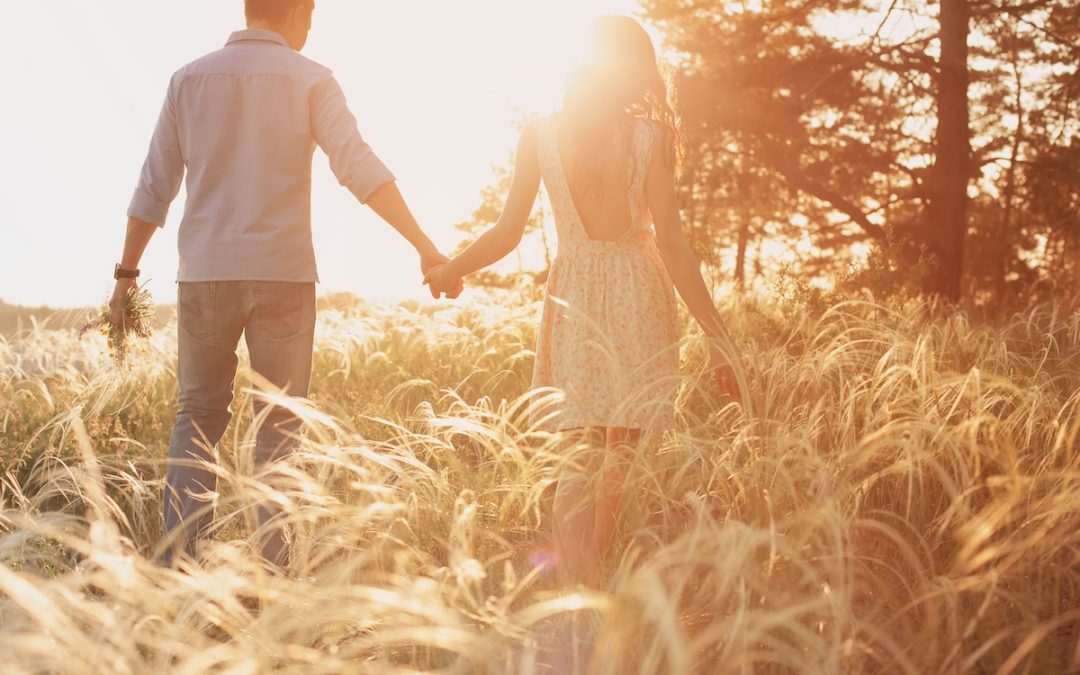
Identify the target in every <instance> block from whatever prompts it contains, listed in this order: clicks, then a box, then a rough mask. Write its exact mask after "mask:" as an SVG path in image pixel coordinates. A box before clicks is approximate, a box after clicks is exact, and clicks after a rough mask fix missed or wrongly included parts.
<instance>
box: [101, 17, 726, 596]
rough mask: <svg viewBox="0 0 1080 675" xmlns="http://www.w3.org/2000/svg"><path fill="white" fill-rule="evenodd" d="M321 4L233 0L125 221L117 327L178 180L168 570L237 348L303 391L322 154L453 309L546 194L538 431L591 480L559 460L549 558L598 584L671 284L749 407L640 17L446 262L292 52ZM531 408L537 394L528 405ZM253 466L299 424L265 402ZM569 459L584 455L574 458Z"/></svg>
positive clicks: (264, 510)
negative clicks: (689, 209) (550, 225)
mask: <svg viewBox="0 0 1080 675" xmlns="http://www.w3.org/2000/svg"><path fill="white" fill-rule="evenodd" d="M314 9H315V6H314V1H313V0H246V2H245V10H246V15H247V22H248V28H247V30H243V31H239V32H237V33H234V34H233V35H232V36H231V37H230V38H229V40H228V42H227V44H226V46H225V47H224V48H223V49H221V50H218V51H216V52H213V53H211V54H209V55H207V56H204V57H202V58H201V59H198V60H196V61H194V62H193V63H191V64H189V65H187V66H185V67H184V68H182V69H181V70H179V71H178V72H177V73H176V74H175V75H174V76H173V78H172V81H171V82H170V85H169V89H168V94H167V96H166V100H165V103H164V105H163V107H162V111H161V115H160V118H159V121H158V124H157V127H156V129H155V132H154V136H153V140H152V142H151V147H150V152H149V156H148V157H147V160H146V162H145V164H144V166H143V170H142V174H141V177H140V180H139V185H138V187H137V189H136V191H135V195H134V197H133V199H132V202H131V206H130V208H129V210H128V216H129V220H128V234H127V239H126V242H125V247H124V255H123V257H122V259H121V262H120V263H119V264H118V265H117V267H116V272H115V276H116V277H117V283H116V289H115V292H114V296H113V302H112V305H113V311H114V322H119V321H122V320H123V308H124V305H125V302H126V299H127V295H128V294H129V293H130V292H131V291H132V289H133V288H134V286H135V283H136V282H135V279H136V278H137V276H138V270H137V267H138V264H139V261H140V259H141V257H142V254H143V251H144V250H145V248H146V246H147V244H148V242H149V240H150V238H151V236H152V235H153V233H154V232H155V231H156V230H157V229H159V228H160V227H161V226H163V224H164V222H165V219H166V215H167V213H168V209H169V205H170V204H171V202H172V201H173V200H174V199H175V197H176V196H177V194H178V193H179V190H180V187H181V184H182V183H183V181H184V177H185V174H186V176H187V195H188V197H187V203H186V207H185V212H184V218H183V221H182V223H181V225H180V231H179V247H180V272H179V277H178V280H179V292H178V323H179V328H178V352H179V355H178V357H179V358H178V369H177V370H178V381H179V390H180V392H179V410H178V413H177V420H176V425H175V428H174V430H173V434H172V441H171V443H170V447H169V454H168V468H167V476H166V489H165V499H164V511H165V513H164V516H165V536H164V538H163V540H162V543H161V545H160V546H159V547H158V549H159V550H158V555H157V560H158V562H159V563H160V564H163V565H170V564H173V562H174V561H176V560H177V559H178V558H179V557H181V556H189V557H194V556H195V555H196V553H197V546H198V544H199V543H200V542H201V541H204V540H205V539H206V538H207V537H208V535H209V532H210V528H211V526H212V524H213V504H212V503H211V502H207V501H206V495H207V494H212V493H213V492H214V489H215V485H216V480H215V474H214V472H213V465H214V462H215V459H214V447H215V445H216V444H217V442H218V441H219V440H220V439H221V437H222V436H223V435H224V432H225V428H226V426H227V425H228V423H229V421H230V419H231V413H230V404H231V403H232V394H233V381H234V378H235V375H236V369H237V365H238V359H237V347H238V345H239V340H240V339H241V337H243V338H244V339H245V340H246V342H247V346H248V352H249V356H250V360H251V368H252V370H253V371H254V372H255V373H257V374H258V375H259V376H260V377H261V378H263V379H264V380H265V381H266V382H268V383H269V384H270V385H272V386H273V387H276V388H279V389H281V390H284V391H285V392H286V393H287V394H289V395H291V396H299V397H304V396H306V395H307V392H308V385H309V381H310V376H311V362H312V353H313V349H314V326H315V283H316V282H317V280H318V279H317V273H316V268H315V257H314V250H313V245H312V240H311V165H312V156H313V152H314V149H315V147H316V146H319V147H320V148H322V149H323V151H324V152H326V154H327V155H328V157H329V159H330V166H331V168H332V170H333V172H334V174H335V175H336V176H337V178H338V179H339V180H340V182H341V183H342V184H343V185H344V186H346V187H348V188H349V189H350V190H351V191H352V192H353V193H354V194H355V195H356V197H357V199H359V200H360V201H361V202H362V203H364V204H366V205H367V206H368V207H370V208H371V209H372V210H374V211H375V212H376V213H377V214H378V215H379V216H381V217H382V218H383V219H384V220H386V221H387V222H388V223H389V224H390V225H391V226H393V227H394V228H395V229H396V230H397V231H398V232H400V233H401V234H402V236H404V237H405V238H406V239H407V240H408V241H409V242H410V243H411V244H412V245H413V246H414V247H415V248H416V250H417V251H418V253H419V254H420V257H421V268H422V271H423V273H424V275H425V280H424V281H425V283H426V284H427V285H428V286H429V287H430V289H431V292H432V294H433V296H435V297H442V296H444V295H445V296H448V297H451V298H456V297H457V296H458V295H460V293H461V292H462V288H463V279H464V278H465V277H467V276H468V275H470V274H472V273H473V272H476V271H478V270H480V269H482V268H485V267H487V266H489V265H492V264H494V263H495V262H497V261H499V260H501V259H502V258H503V257H505V256H506V255H508V254H510V253H511V252H512V251H513V250H514V249H515V248H516V247H517V246H518V244H519V243H520V241H521V238H522V235H523V232H524V229H525V226H526V223H527V221H528V219H529V216H530V214H531V212H532V209H533V205H534V202H535V201H536V198H537V195H538V193H539V190H540V185H541V183H543V184H544V187H545V189H546V190H547V192H548V195H549V197H550V200H551V204H552V208H553V211H554V216H555V222H556V227H557V233H558V255H557V256H556V258H555V260H554V263H553V265H552V268H551V270H550V274H549V279H548V282H547V293H546V298H545V301H544V311H543V316H542V319H541V325H540V329H539V333H538V337H537V345H536V363H535V366H534V374H533V387H534V389H535V390H536V391H537V392H538V394H547V393H554V394H555V395H553V396H548V395H544V396H543V397H542V400H543V401H544V404H543V405H538V406H536V410H537V412H536V418H535V420H534V423H535V425H536V427H537V428H538V429H541V430H547V431H551V432H558V433H560V435H561V437H562V438H563V439H565V441H564V442H565V443H566V448H567V451H568V452H570V451H573V450H575V449H589V450H591V452H589V453H587V455H588V457H590V458H592V459H591V460H589V461H587V462H586V464H585V465H586V466H590V464H589V462H592V463H593V465H591V467H590V469H589V472H590V473H591V474H592V476H591V478H590V477H586V476H584V475H582V474H581V473H580V472H579V471H578V472H574V471H571V469H569V468H568V469H566V470H565V471H564V473H563V475H561V476H560V477H559V481H558V486H557V488H556V494H555V499H554V523H555V528H556V532H555V535H556V537H555V538H556V542H557V545H558V549H559V559H560V564H561V565H563V566H564V569H565V571H566V572H568V573H569V574H571V575H572V576H574V577H576V578H578V579H580V580H582V581H586V582H589V583H598V582H599V581H600V579H599V561H600V559H601V558H602V557H603V554H604V553H605V552H606V550H607V549H608V547H609V546H610V544H611V541H612V537H613V535H614V530H615V525H616V518H617V515H618V512H619V508H620V504H621V502H622V498H623V484H624V478H625V473H624V472H625V468H624V462H622V461H620V457H621V456H625V455H626V454H627V453H628V452H629V449H631V448H633V446H634V445H635V444H636V443H637V442H638V440H639V438H640V437H641V435H642V433H643V432H646V431H655V430H664V429H671V428H673V427H674V424H675V397H676V393H677V390H678V385H679V381H680V378H679V342H680V335H679V327H678V314H677V305H676V292H677V293H678V295H679V296H681V297H682V299H683V301H684V302H685V304H686V306H687V308H688V309H689V311H690V313H691V314H692V315H693V317H694V319H696V320H697V322H698V323H699V324H700V326H701V328H702V329H703V330H704V332H705V335H706V337H707V338H708V339H709V341H710V345H711V360H712V366H713V368H714V370H715V373H716V380H717V382H718V384H719V386H720V387H721V389H722V390H723V391H725V392H726V393H728V394H730V395H731V396H732V397H733V398H735V399H736V400H740V399H741V395H742V392H741V389H740V385H739V382H740V381H742V382H745V380H744V379H743V378H742V377H741V376H740V373H741V367H740V364H739V356H738V350H737V347H736V346H735V344H734V342H733V340H732V339H731V338H730V336H729V335H728V333H727V331H726V329H725V327H724V324H723V321H722V320H721V317H720V315H719V313H718V312H717V310H716V308H715V306H714V304H713V300H712V296H711V294H710V292H709V290H708V288H707V286H706V284H705V282H704V280H703V278H702V275H701V271H700V265H699V263H698V261H697V259H696V257H695V256H694V254H693V252H692V251H691V249H690V246H689V245H688V242H687V240H686V238H685V235H684V233H683V230H682V224H681V219H680V214H679V207H678V203H677V191H676V172H677V165H678V161H679V158H680V155H681V138H680V134H679V130H678V126H677V124H676V113H675V110H674V109H673V107H672V105H671V104H670V103H669V101H670V99H671V97H670V96H669V89H668V84H667V82H666V81H665V79H664V77H663V76H662V74H661V70H660V67H659V64H658V61H657V56H656V51H655V48H654V46H653V44H652V40H651V39H650V37H649V35H648V33H646V32H645V30H644V29H643V28H642V27H641V25H640V24H638V23H637V22H636V21H634V20H633V19H630V18H627V17H618V16H611V17H605V18H602V19H600V20H598V21H597V22H596V24H595V25H594V27H593V30H592V32H591V34H590V37H591V44H590V49H589V50H588V51H587V53H586V55H585V56H584V58H583V59H582V61H581V62H580V63H579V64H578V65H577V66H576V67H575V69H574V70H573V72H572V73H571V74H570V76H569V78H568V81H567V88H566V94H565V98H564V102H563V105H562V106H561V107H560V109H559V110H558V111H557V112H555V113H554V114H552V115H549V116H547V117H543V118H541V119H538V120H535V121H533V122H532V123H530V124H529V125H528V126H527V127H526V128H525V129H524V131H523V133H522V134H521V139H520V141H519V144H518V149H517V155H516V161H515V169H514V177H513V181H512V184H511V187H510V192H509V195H508V197H507V201H506V205H505V208H504V209H503V212H502V214H501V216H500V218H499V220H498V222H496V223H495V225H494V226H493V227H492V228H491V229H490V230H488V231H487V232H486V233H484V234H483V235H482V236H480V237H479V238H478V239H476V241H474V242H472V244H470V245H469V246H468V247H467V248H465V249H464V250H463V251H462V252H461V253H460V255H458V256H457V257H455V258H454V259H452V260H450V259H448V258H446V257H445V256H443V255H441V254H440V253H439V252H438V250H437V249H436V247H435V246H434V245H433V244H432V242H431V240H430V239H428V237H427V236H426V235H425V234H424V232H423V231H422V230H421V228H420V227H419V225H418V224H417V223H416V220H415V219H414V218H413V216H412V214H411V213H410V211H409V208H408V206H407V205H406V203H405V201H404V199H403V197H402V195H401V193H400V192H399V191H398V189H397V187H396V184H395V180H394V176H393V174H392V173H391V172H390V171H389V169H387V167H386V166H385V165H384V164H383V163H382V162H381V161H380V159H379V158H378V157H377V156H376V155H375V154H374V152H373V151H372V150H371V148H370V146H369V145H368V144H367V143H366V142H365V141H364V139H363V138H362V136H361V135H360V133H359V131H358V130H357V125H356V120H355V118H354V117H353V115H352V114H351V112H350V111H349V109H348V106H347V104H346V102H345V97H344V94H343V93H342V91H341V88H340V87H339V85H338V84H337V82H336V80H335V79H334V78H333V76H332V74H331V73H330V71H329V70H328V69H326V68H324V67H323V66H320V65H319V64H316V63H315V62H313V61H310V60H308V59H306V58H304V57H303V56H300V54H299V52H300V50H301V49H302V48H303V47H304V45H305V44H306V42H307V37H308V33H309V31H310V28H311V23H312V16H313V12H314ZM538 400H540V399H539V397H538ZM255 405H256V408H257V410H256V413H257V414H259V415H262V419H263V420H264V421H263V423H262V425H261V427H260V429H259V430H258V433H257V439H256V452H255V455H256V457H255V462H256V468H257V469H260V468H263V467H266V466H268V465H271V464H272V463H273V462H276V461H278V460H280V459H283V458H285V457H287V456H288V455H289V454H290V453H291V451H292V449H293V448H294V447H295V443H296V441H295V438H296V431H297V429H298V427H299V424H300V421H299V420H298V419H296V418H295V416H294V415H293V414H292V413H290V412H289V411H288V410H286V409H284V408H281V407H277V406H273V405H272V404H270V403H268V402H264V401H257V402H256V403H255ZM581 466H582V465H581V464H580V463H579V464H578V467H579V470H580V467H581ZM257 508H258V515H259V521H260V523H261V526H260V528H259V532H258V535H259V536H258V539H259V546H260V547H261V552H262V555H263V557H264V558H265V559H266V561H267V562H268V563H269V564H271V565H273V566H275V567H277V568H284V567H286V566H287V565H288V560H289V545H288V535H287V532H286V528H285V527H284V526H282V525H280V524H278V523H277V521H278V520H280V519H279V518H277V516H278V515H279V514H278V513H277V512H276V510H275V507H274V505H273V504H271V503H267V504H260V505H258V507H257Z"/></svg>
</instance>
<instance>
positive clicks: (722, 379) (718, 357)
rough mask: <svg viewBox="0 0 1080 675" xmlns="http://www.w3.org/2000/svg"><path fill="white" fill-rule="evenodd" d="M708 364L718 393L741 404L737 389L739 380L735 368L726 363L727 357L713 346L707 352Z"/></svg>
mask: <svg viewBox="0 0 1080 675" xmlns="http://www.w3.org/2000/svg"><path fill="white" fill-rule="evenodd" d="M709 362H710V366H711V367H712V370H713V376H714V377H715V378H716V384H717V386H719V387H720V391H722V392H724V393H725V394H727V395H728V396H730V397H731V398H733V399H734V400H735V402H736V403H742V400H743V398H742V390H741V389H740V388H739V380H738V378H737V377H736V375H735V368H734V367H733V366H732V365H731V363H730V362H729V361H728V359H727V357H726V356H724V353H723V352H722V351H720V349H718V348H717V347H715V346H713V347H712V348H711V349H710V352H709Z"/></svg>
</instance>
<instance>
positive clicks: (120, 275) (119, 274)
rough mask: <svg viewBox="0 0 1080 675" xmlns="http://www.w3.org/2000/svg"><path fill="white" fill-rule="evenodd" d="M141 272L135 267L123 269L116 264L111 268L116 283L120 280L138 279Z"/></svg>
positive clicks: (120, 265)
mask: <svg viewBox="0 0 1080 675" xmlns="http://www.w3.org/2000/svg"><path fill="white" fill-rule="evenodd" d="M140 274H141V272H140V271H139V269H138V268H136V267H124V266H123V265H122V264H120V263H116V267H114V268H113V278H114V279H116V280H117V281H119V280H121V279H132V280H133V279H138V278H139V275H140Z"/></svg>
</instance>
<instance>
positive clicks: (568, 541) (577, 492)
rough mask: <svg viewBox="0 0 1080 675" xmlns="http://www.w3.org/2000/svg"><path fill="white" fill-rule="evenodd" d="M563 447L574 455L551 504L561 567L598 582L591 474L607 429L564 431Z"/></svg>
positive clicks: (576, 578)
mask: <svg viewBox="0 0 1080 675" xmlns="http://www.w3.org/2000/svg"><path fill="white" fill-rule="evenodd" d="M565 433H566V437H565V440H564V442H563V451H564V452H565V453H566V454H567V455H568V456H570V457H571V458H572V460H573V461H568V462H567V463H566V464H564V465H563V467H562V469H561V471H560V472H559V478H558V482H557V484H556V487H555V500H554V503H553V505H552V511H553V515H554V529H555V532H554V534H555V545H556V547H557V549H558V554H559V567H560V569H561V570H562V571H563V572H564V573H565V575H566V577H567V580H568V581H571V582H573V583H585V584H589V585H595V584H596V582H597V581H598V570H599V566H598V561H597V560H596V559H595V556H594V555H593V546H592V538H593V522H594V520H595V516H594V510H595V508H594V506H595V499H594V497H595V492H594V490H595V488H594V486H593V485H592V481H591V480H590V479H591V475H592V474H593V472H594V471H595V469H596V467H597V465H598V464H599V458H598V457H597V455H598V454H600V453H601V452H603V450H604V445H605V440H606V439H605V432H604V430H602V429H600V430H593V431H585V430H575V431H568V432H565Z"/></svg>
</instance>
